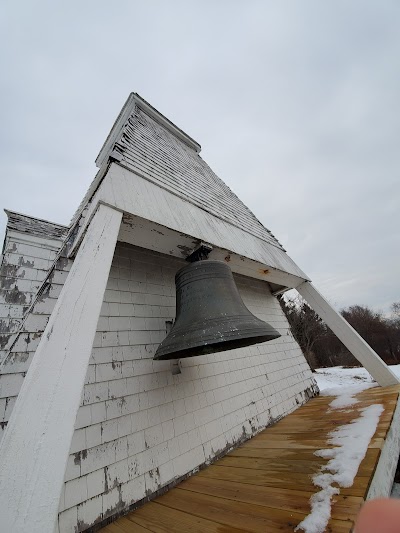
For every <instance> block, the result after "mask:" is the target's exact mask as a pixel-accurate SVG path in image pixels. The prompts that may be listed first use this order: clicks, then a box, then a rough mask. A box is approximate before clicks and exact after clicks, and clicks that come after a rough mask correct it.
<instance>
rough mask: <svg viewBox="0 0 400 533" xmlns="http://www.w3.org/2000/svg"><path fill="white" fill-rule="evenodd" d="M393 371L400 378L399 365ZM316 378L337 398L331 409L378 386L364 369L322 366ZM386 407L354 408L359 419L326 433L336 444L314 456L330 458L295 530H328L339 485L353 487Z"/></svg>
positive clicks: (327, 393)
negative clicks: (305, 513) (334, 497)
mask: <svg viewBox="0 0 400 533" xmlns="http://www.w3.org/2000/svg"><path fill="white" fill-rule="evenodd" d="M391 370H392V371H393V372H394V373H395V374H396V375H397V376H398V377H400V365H395V366H391ZM314 377H315V379H316V381H317V384H318V387H319V389H320V391H321V394H322V395H323V396H333V397H334V399H333V400H332V402H331V403H330V404H329V406H330V408H331V409H332V410H334V409H337V410H339V411H340V410H341V409H345V408H347V407H349V406H351V405H354V404H357V403H358V400H357V399H356V398H355V395H356V394H357V393H359V392H361V391H362V390H365V389H368V388H370V387H376V386H377V383H376V382H375V381H374V380H373V379H372V377H371V375H370V374H369V373H368V372H367V371H366V370H365V369H364V368H343V367H333V368H320V369H317V370H316V371H315V372H314ZM383 410H384V408H383V406H382V405H380V404H377V405H370V406H369V407H366V408H364V409H356V408H355V410H354V412H355V413H356V412H357V411H358V413H359V415H358V417H357V418H355V419H354V420H352V421H351V422H350V423H349V424H344V425H342V426H339V427H337V428H336V429H334V430H333V431H331V432H330V433H329V434H328V435H327V444H333V445H334V446H335V447H334V448H328V449H322V450H317V451H316V452H315V455H318V456H320V457H324V458H326V459H329V462H328V463H327V464H326V465H325V466H323V467H322V468H321V470H320V472H318V473H317V474H315V475H314V476H313V478H312V480H313V483H314V485H315V486H316V487H318V488H320V489H321V490H319V491H318V492H316V493H315V494H314V495H313V496H312V497H311V498H310V504H311V512H310V514H309V515H308V516H307V517H306V518H305V519H304V520H303V521H302V522H301V523H300V524H299V525H298V526H297V527H296V529H295V531H298V530H300V529H302V530H303V531H305V532H306V533H322V532H323V531H325V528H326V526H327V524H328V521H329V519H330V516H331V500H332V497H333V496H334V495H335V494H339V493H340V488H339V487H351V486H352V484H353V482H354V478H355V476H356V474H357V471H358V468H359V466H360V463H361V461H362V460H363V459H364V457H365V454H366V452H367V449H368V445H369V442H370V440H371V438H372V437H373V435H374V433H375V431H376V428H377V425H378V422H379V417H380V415H381V414H382V412H383ZM355 443H356V446H355ZM333 484H335V485H336V486H333ZM337 485H339V487H337Z"/></svg>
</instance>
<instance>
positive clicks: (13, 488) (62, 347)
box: [0, 206, 122, 533]
mask: <svg viewBox="0 0 400 533" xmlns="http://www.w3.org/2000/svg"><path fill="white" fill-rule="evenodd" d="M121 217H122V214H121V213H119V212H118V211H116V210H114V209H111V208H109V207H106V206H100V207H99V209H98V211H97V212H96V214H95V216H94V217H93V219H92V222H91V223H90V226H89V227H88V231H87V233H86V236H85V238H84V240H83V243H82V245H81V248H80V249H79V252H78V254H77V257H76V259H75V261H74V264H73V266H72V269H71V271H70V273H69V275H68V278H67V280H66V282H65V285H64V287H63V289H62V291H61V294H60V296H59V298H58V300H57V304H56V306H55V308H54V311H53V313H52V314H51V317H50V319H49V322H48V325H47V327H46V329H45V331H44V333H43V335H42V337H41V341H40V344H39V346H38V348H37V350H36V353H35V356H34V359H33V361H32V363H31V366H30V368H29V372H28V374H27V376H26V378H25V381H24V383H23V386H22V388H21V392H20V394H19V396H18V400H17V402H16V405H15V407H14V410H13V412H12V415H11V419H10V422H9V424H8V427H7V430H6V432H5V435H4V437H3V440H2V441H1V446H0V515H1V524H2V526H1V527H2V528H3V529H4V531H10V532H11V531H12V532H13V533H25V532H26V531H30V532H31V533H39V532H40V533H52V532H53V531H54V527H55V523H56V519H57V512H58V505H59V501H60V495H61V490H62V487H63V482H64V473H65V467H66V463H67V459H68V454H69V449H70V444H71V439H72V435H73V431H74V425H75V419H76V414H77V411H78V407H79V403H80V398H81V393H82V387H83V383H84V380H85V375H86V371H87V366H88V361H89V357H90V353H91V348H92V344H93V339H94V335H95V332H96V325H97V321H98V317H99V314H100V308H101V304H102V301H103V294H104V290H105V287H106V283H107V278H108V273H109V270H110V265H111V261H112V257H113V253H114V248H115V244H116V241H117V235H118V231H119V226H120V223H121Z"/></svg>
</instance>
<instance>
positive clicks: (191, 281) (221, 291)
mask: <svg viewBox="0 0 400 533" xmlns="http://www.w3.org/2000/svg"><path fill="white" fill-rule="evenodd" d="M175 284H176V321H175V324H174V326H173V327H172V329H171V331H170V333H169V334H168V336H167V337H166V338H165V339H164V340H163V342H162V343H161V344H160V346H159V347H158V349H157V351H156V354H155V356H154V359H161V360H163V359H183V358H184V357H193V356H195V355H203V354H207V353H214V352H221V351H224V350H233V349H234V348H242V347H243V346H250V345H251V344H256V343H260V342H264V341H270V340H272V339H277V338H278V337H280V334H279V333H278V332H277V331H276V330H275V329H274V328H273V327H272V326H270V325H269V324H267V323H266V322H264V321H262V320H259V319H258V318H256V317H255V316H254V315H253V314H252V313H250V311H249V310H248V309H247V307H246V306H245V305H244V303H243V301H242V299H241V297H240V294H239V291H238V290H237V287H236V284H235V282H234V279H233V275H232V271H231V269H230V267H229V266H228V265H227V264H226V263H223V262H222V261H211V260H210V261H196V262H194V263H191V264H190V265H188V266H185V267H183V268H181V269H180V270H179V271H178V272H177V273H176V276H175Z"/></svg>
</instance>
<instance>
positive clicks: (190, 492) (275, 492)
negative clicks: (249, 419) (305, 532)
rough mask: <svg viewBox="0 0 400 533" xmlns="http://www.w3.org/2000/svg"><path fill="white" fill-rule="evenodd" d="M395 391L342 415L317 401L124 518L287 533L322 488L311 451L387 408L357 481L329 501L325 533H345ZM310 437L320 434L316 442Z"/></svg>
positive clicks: (165, 527) (157, 527)
mask: <svg viewBox="0 0 400 533" xmlns="http://www.w3.org/2000/svg"><path fill="white" fill-rule="evenodd" d="M399 391H400V387H398V386H397V387H388V388H387V389H386V388H385V389H382V388H379V389H370V390H368V391H364V392H363V393H360V394H358V395H357V399H358V400H359V403H357V404H355V405H354V406H352V407H351V408H349V409H346V411H347V412H344V411H340V412H339V411H336V412H335V411H332V410H331V409H330V408H329V404H330V402H331V401H332V398H328V399H327V398H322V397H320V398H314V399H312V400H311V401H310V402H308V403H307V404H306V405H304V406H302V407H301V408H299V409H298V410H297V411H295V412H293V413H291V414H290V415H288V416H287V417H286V418H285V419H283V420H281V421H280V422H278V423H277V424H275V425H274V426H272V427H270V428H267V429H266V430H264V431H263V432H261V433H260V434H259V435H258V436H256V437H254V438H253V439H251V440H250V441H248V442H246V443H244V444H243V445H241V446H240V447H239V448H237V449H236V450H233V451H232V452H230V453H229V454H227V455H226V456H225V457H224V458H222V459H220V460H219V461H217V462H216V463H214V464H213V465H211V466H209V467H207V468H205V469H204V470H201V471H200V472H199V473H198V474H196V475H194V476H192V477H191V478H189V479H187V480H185V481H183V482H182V483H180V484H179V485H178V486H177V487H176V488H175V489H172V490H170V491H169V492H168V493H167V494H165V495H164V496H161V497H160V498H157V499H156V500H155V501H154V502H153V503H152V504H145V505H144V506H143V507H141V508H140V509H137V510H136V511H134V512H133V513H131V514H129V515H128V517H127V518H128V519H129V520H132V521H133V522H134V523H135V524H139V525H141V526H142V527H145V528H147V529H148V530H150V531H157V532H167V531H174V532H180V533H184V532H186V531H196V532H197V531H199V532H200V531H207V532H217V531H218V532H221V531H227V532H228V531H232V532H235V531H247V532H249V531H252V532H258V531H260V532H261V531H262V532H263V533H265V532H266V531H268V532H275V531H276V532H277V531H280V532H282V531H291V532H292V531H293V530H294V528H295V526H296V525H297V524H298V523H299V522H300V521H301V520H302V519H303V518H304V517H305V516H306V515H308V513H309V512H310V498H311V496H312V495H313V494H315V493H316V492H318V490H319V489H318V488H317V487H316V486H315V485H314V484H313V482H312V475H313V474H314V473H315V472H317V471H319V469H320V468H321V467H322V466H323V465H325V464H326V463H327V459H323V458H321V457H318V456H316V455H314V452H315V451H316V450H317V449H320V448H327V447H329V445H327V443H326V441H327V439H328V438H329V433H330V432H331V431H332V430H333V429H335V428H336V427H338V426H341V425H343V424H346V423H349V422H351V421H352V420H354V419H355V418H357V417H358V416H359V409H362V408H365V407H368V406H369V405H372V404H373V403H381V404H383V406H384V408H385V411H384V413H383V414H382V416H381V418H380V420H379V424H378V427H377V430H376V432H375V435H374V438H373V439H372V440H371V442H370V445H369V448H368V450H367V453H366V456H365V458H364V459H363V461H362V462H361V464H360V467H359V470H358V473H357V476H356V478H355V480H354V483H353V485H352V486H351V487H349V488H341V489H340V494H339V495H338V496H335V497H334V500H333V502H332V513H331V515H332V518H331V520H330V522H329V524H328V527H327V529H326V531H328V532H329V531H330V532H335V533H341V532H346V533H350V531H351V530H352V529H353V525H354V520H355V518H356V516H357V514H358V511H359V509H360V507H361V505H362V503H363V502H364V500H365V498H366V496H367V493H368V488H369V485H370V481H371V479H372V477H373V475H374V472H375V468H376V465H377V463H378V460H379V457H380V453H381V452H380V448H381V447H382V445H383V443H384V442H385V440H384V438H381V437H379V436H380V435H383V434H385V433H386V432H387V430H388V428H389V427H390V425H391V423H392V419H393V412H394V410H395V409H396V408H397V407H396V406H397V402H398V396H399ZM313 424H314V425H315V424H318V431H317V432H313V435H312V436H313V437H314V438H311V439H310V438H308V437H309V434H307V433H305V425H306V427H312V426H313ZM291 426H292V429H290V428H291ZM280 428H282V434H281V437H279V431H280ZM289 430H290V433H289ZM315 433H319V435H318V438H316V437H315ZM257 446H260V447H257ZM119 523H120V522H119V520H117V521H116V522H115V524H116V525H117V524H119ZM112 528H113V526H112V525H110V526H108V533H121V531H120V530H117V529H115V530H113V529H112ZM130 531H132V532H134V531H135V530H134V529H132V530H129V529H127V531H126V533H130Z"/></svg>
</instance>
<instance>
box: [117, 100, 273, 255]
mask: <svg viewBox="0 0 400 533" xmlns="http://www.w3.org/2000/svg"><path fill="white" fill-rule="evenodd" d="M115 149H116V151H117V152H119V153H121V155H122V161H121V163H122V164H125V165H126V166H127V167H128V168H129V169H131V170H133V171H134V172H136V173H138V174H139V175H141V176H143V177H145V178H146V179H148V180H150V181H152V182H154V183H156V184H158V185H160V186H161V187H163V188H166V189H167V190H169V191H171V192H173V193H175V194H178V195H179V196H181V197H182V198H184V199H185V200H187V201H189V202H191V203H193V204H195V205H197V206H198V207H201V208H202V209H204V210H206V211H208V212H210V213H211V214H213V215H215V216H218V217H219V218H222V219H224V220H226V221H227V222H229V223H230V224H233V225H235V226H238V227H240V228H242V229H244V230H245V231H247V232H248V233H251V234H252V235H254V236H256V237H258V238H260V239H262V240H264V241H266V242H268V243H269V244H272V245H274V246H277V247H279V248H282V246H281V245H280V243H279V242H278V241H277V239H276V238H275V237H274V236H273V235H272V234H271V232H270V231H269V230H267V229H266V228H265V227H264V226H263V225H262V224H261V222H259V221H258V220H257V218H256V217H255V216H254V215H253V213H252V212H251V211H250V210H249V209H248V208H247V207H246V206H245V205H244V204H243V203H242V202H241V201H240V200H239V198H238V197H237V196H236V195H235V194H234V193H233V192H232V191H231V190H230V188H229V187H228V186H227V185H226V184H225V183H224V182H223V181H222V180H221V179H219V178H218V176H217V175H216V174H215V173H214V172H213V171H212V170H211V168H210V167H209V166H208V165H207V163H205V161H203V159H202V158H201V157H200V156H199V155H198V154H197V153H196V152H195V151H194V150H193V149H192V148H190V147H188V146H187V145H186V144H185V143H184V142H182V141H181V140H180V139H178V138H177V137H175V136H174V135H173V134H172V133H170V132H169V131H168V130H167V129H166V128H164V127H163V126H161V125H160V124H158V123H157V122H156V121H155V120H154V119H152V118H151V117H149V116H148V115H147V114H146V113H145V112H144V111H143V110H141V109H140V108H139V107H138V106H136V107H135V112H134V114H133V116H131V117H130V118H129V120H128V123H127V124H126V125H125V128H124V130H123V132H122V136H121V139H120V140H119V142H118V143H117V144H116V146H115Z"/></svg>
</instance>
